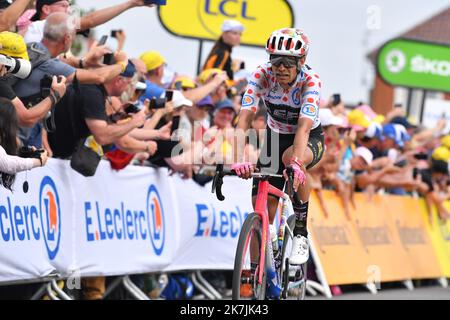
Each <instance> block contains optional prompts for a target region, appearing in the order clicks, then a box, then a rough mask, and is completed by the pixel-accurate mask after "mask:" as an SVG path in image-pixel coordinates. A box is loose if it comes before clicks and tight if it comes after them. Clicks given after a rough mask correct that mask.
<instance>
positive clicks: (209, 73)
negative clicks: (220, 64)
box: [198, 68, 223, 84]
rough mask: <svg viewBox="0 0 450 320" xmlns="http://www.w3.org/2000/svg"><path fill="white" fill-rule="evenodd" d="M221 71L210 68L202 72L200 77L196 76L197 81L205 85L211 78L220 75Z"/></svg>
mask: <svg viewBox="0 0 450 320" xmlns="http://www.w3.org/2000/svg"><path fill="white" fill-rule="evenodd" d="M222 72H223V71H222V70H221V69H217V68H212V69H206V70H203V71H202V72H201V73H200V75H199V76H198V81H199V82H200V84H205V83H206V82H208V81H209V80H211V78H212V76H213V75H215V74H218V73H222Z"/></svg>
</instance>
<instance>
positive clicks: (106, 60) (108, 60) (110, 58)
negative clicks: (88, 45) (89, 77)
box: [103, 53, 116, 66]
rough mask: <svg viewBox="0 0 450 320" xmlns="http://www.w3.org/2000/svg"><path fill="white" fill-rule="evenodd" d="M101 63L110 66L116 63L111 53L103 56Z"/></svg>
mask: <svg viewBox="0 0 450 320" xmlns="http://www.w3.org/2000/svg"><path fill="white" fill-rule="evenodd" d="M103 63H104V64H106V65H108V66H111V65H113V64H114V63H116V61H115V59H114V54H113V53H107V54H105V55H104V56H103Z"/></svg>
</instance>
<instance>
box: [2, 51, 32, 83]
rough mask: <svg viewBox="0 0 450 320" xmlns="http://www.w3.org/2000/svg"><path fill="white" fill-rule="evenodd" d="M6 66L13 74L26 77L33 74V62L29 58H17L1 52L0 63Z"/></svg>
mask: <svg viewBox="0 0 450 320" xmlns="http://www.w3.org/2000/svg"><path fill="white" fill-rule="evenodd" d="M1 64H2V65H4V66H5V67H6V71H7V72H8V73H10V74H12V75H13V76H15V77H17V78H20V79H26V78H28V76H29V75H30V74H31V63H30V61H28V60H24V59H17V58H12V57H8V56H5V55H3V54H0V65H1Z"/></svg>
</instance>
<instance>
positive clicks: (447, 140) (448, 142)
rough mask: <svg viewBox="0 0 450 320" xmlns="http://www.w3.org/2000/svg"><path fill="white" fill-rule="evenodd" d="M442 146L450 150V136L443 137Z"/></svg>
mask: <svg viewBox="0 0 450 320" xmlns="http://www.w3.org/2000/svg"><path fill="white" fill-rule="evenodd" d="M441 144H442V145H443V146H444V147H446V148H447V149H449V150H450V134H448V135H446V136H445V137H442V139H441Z"/></svg>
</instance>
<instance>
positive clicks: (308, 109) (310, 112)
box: [302, 104, 317, 117]
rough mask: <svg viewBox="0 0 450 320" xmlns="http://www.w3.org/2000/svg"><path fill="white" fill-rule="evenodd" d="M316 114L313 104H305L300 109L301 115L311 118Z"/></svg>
mask: <svg viewBox="0 0 450 320" xmlns="http://www.w3.org/2000/svg"><path fill="white" fill-rule="evenodd" d="M316 112H317V107H316V106H315V105H313V104H306V105H305V106H303V108H302V113H303V114H304V115H307V116H311V117H313V116H315V115H316Z"/></svg>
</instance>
